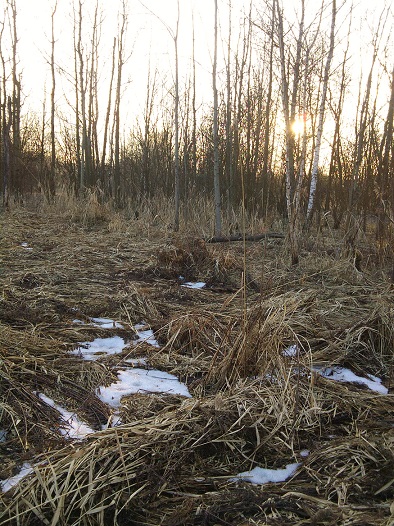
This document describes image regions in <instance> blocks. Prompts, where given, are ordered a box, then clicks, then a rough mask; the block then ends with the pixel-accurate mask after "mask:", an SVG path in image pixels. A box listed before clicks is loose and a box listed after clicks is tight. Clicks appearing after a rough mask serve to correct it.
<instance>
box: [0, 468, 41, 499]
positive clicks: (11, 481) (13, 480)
mask: <svg viewBox="0 0 394 526" xmlns="http://www.w3.org/2000/svg"><path fill="white" fill-rule="evenodd" d="M33 471H34V468H33V466H32V465H31V464H29V463H28V462H25V463H24V464H23V465H22V467H21V469H20V471H19V473H18V474H17V475H14V476H13V477H10V478H8V479H6V480H3V481H0V487H1V491H3V492H4V493H5V492H6V491H9V490H10V489H11V488H13V487H14V486H15V485H16V484H18V482H19V481H20V480H22V479H23V477H26V475H29V474H30V473H32V472H33Z"/></svg>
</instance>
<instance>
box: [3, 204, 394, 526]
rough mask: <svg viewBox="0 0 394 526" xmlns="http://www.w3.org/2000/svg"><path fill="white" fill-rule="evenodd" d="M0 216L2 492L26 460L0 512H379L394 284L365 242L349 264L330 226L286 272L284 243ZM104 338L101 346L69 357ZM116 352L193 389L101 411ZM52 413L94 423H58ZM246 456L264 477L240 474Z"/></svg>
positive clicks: (296, 520) (105, 520) (389, 518)
mask: <svg viewBox="0 0 394 526" xmlns="http://www.w3.org/2000/svg"><path fill="white" fill-rule="evenodd" d="M1 223H2V224H1V231H0V232H1V275H0V280H1V281H0V283H1V297H0V378H1V381H0V395H1V396H0V482H1V483H2V487H3V490H4V489H6V488H8V486H6V485H5V481H7V480H9V479H10V477H12V476H15V475H17V474H18V473H19V472H20V470H21V468H22V467H23V466H24V467H26V466H30V469H28V470H27V472H28V475H27V476H26V477H24V478H22V479H21V480H20V481H19V482H18V483H17V484H15V485H13V486H12V487H10V489H9V491H5V492H4V491H3V493H1V492H0V524H18V525H22V526H24V525H36V524H37V525H41V524H45V525H46V524H47V525H53V526H55V525H56V524H59V525H89V526H90V525H103V526H105V525H107V524H108V525H109V524H114V525H115V524H118V525H166V526H170V525H172V526H175V525H212V526H214V525H219V524H221V525H237V526H241V525H253V524H254V525H289V524H291V525H301V524H302V525H309V524H310V525H320V524H321V525H323V524H324V525H346V526H348V525H352V526H355V525H359V526H362V525H363V526H367V525H371V526H378V525H379V526H382V525H384V526H392V525H394V478H393V477H394V394H393V385H394V288H393V285H392V282H391V280H390V272H389V268H388V267H389V266H388V263H387V262H386V261H385V260H384V258H382V256H381V254H380V257H378V251H377V248H376V246H375V245H374V242H373V240H372V239H373V238H372V237H371V239H368V237H367V236H366V235H365V236H363V237H362V238H361V239H360V241H359V244H358V250H359V251H360V254H362V263H361V270H357V269H356V268H355V266H354V262H353V260H352V258H347V257H344V256H341V253H340V250H338V247H340V244H341V240H340V238H339V237H338V236H339V233H333V232H332V231H331V230H330V229H329V228H327V229H326V230H325V231H324V232H323V233H322V232H320V233H319V234H316V235H315V236H314V237H313V238H311V239H310V240H304V248H303V251H302V253H301V259H300V264H299V265H298V266H297V267H291V266H289V256H288V254H287V251H286V243H285V241H284V240H283V239H276V238H275V239H269V238H268V239H266V240H262V241H259V242H245V243H243V242H242V241H239V242H234V243H215V244H210V243H206V242H204V241H202V240H201V239H198V236H196V235H195V234H189V235H187V234H186V233H177V234H175V233H172V232H170V231H166V230H165V229H164V228H162V227H160V225H159V226H157V225H156V226H150V227H149V228H147V223H146V222H145V221H144V220H143V218H140V220H135V219H132V220H129V221H123V222H119V223H118V224H116V225H115V223H114V221H112V222H111V221H109V220H107V219H103V220H102V221H101V222H93V223H92V224H89V222H85V223H83V222H78V221H75V220H71V219H70V218H65V217H63V216H62V215H56V214H51V215H46V216H44V215H41V214H38V213H33V212H29V211H27V210H19V211H15V212H12V213H4V214H3V216H2V217H1ZM386 264H387V268H385V267H386ZM357 266H358V265H357ZM185 282H202V283H205V286H204V287H203V288H200V289H194V288H187V287H185V286H184V284H185ZM95 318H108V319H110V320H113V321H114V323H113V324H112V326H111V323H110V324H109V325H110V326H109V328H104V327H103V326H102V325H101V326H100V324H95V323H92V319H95ZM136 327H143V329H146V330H147V329H151V330H152V331H153V334H154V338H155V340H156V341H157V342H158V345H151V344H150V343H149V341H143V340H141V338H137V337H138V334H137V329H136ZM116 336H118V337H120V338H123V340H124V342H125V347H124V348H123V349H122V350H120V351H119V352H117V353H116V354H107V353H105V352H103V353H102V355H97V356H96V357H95V359H92V360H87V359H84V357H83V356H82V355H81V353H78V352H75V350H76V349H78V348H79V346H80V345H81V342H85V343H86V342H92V341H94V340H95V339H97V338H107V337H116ZM132 360H134V362H133V361H132ZM130 363H132V364H133V363H134V364H136V363H138V367H139V368H140V367H141V364H143V365H142V367H143V368H145V369H147V370H150V369H155V370H160V371H163V372H165V373H170V374H171V375H174V376H175V377H176V378H177V379H178V380H179V382H181V383H182V384H183V385H184V386H186V388H187V390H188V393H189V394H190V396H185V395H182V394H175V393H174V394H170V393H168V392H166V393H159V392H138V393H135V394H130V395H128V396H125V397H124V398H123V399H122V401H121V404H120V406H119V407H118V408H117V409H116V410H114V408H113V407H111V406H110V405H108V404H107V403H105V402H104V401H103V400H102V399H101V398H100V396H99V393H100V387H103V386H109V385H112V384H113V383H114V382H116V381H117V378H118V376H117V375H118V374H119V370H122V369H124V368H125V367H129V368H130V367H132V366H133V365H130ZM352 373H353V376H352ZM355 375H356V376H355ZM340 380H344V381H340ZM351 380H353V381H351ZM48 400H52V401H54V403H48ZM56 404H57V405H56ZM59 407H63V408H66V409H67V411H69V414H74V415H78V418H79V419H80V420H81V421H84V422H86V425H87V426H89V429H90V430H91V432H90V433H88V434H87V435H86V436H85V437H84V438H79V437H78V438H75V436H74V437H72V436H70V434H67V433H65V432H64V429H65V425H66V424H67V422H65V419H64V414H63V417H62V413H61V412H59V410H58V408H59ZM115 416H116V419H115V418H114V417H115ZM116 420H117V423H118V425H114V422H115V421H116ZM289 465H292V466H294V470H293V471H292V472H291V473H289V472H287V473H288V475H289V476H287V477H284V478H285V479H286V480H282V479H281V477H280V476H277V475H278V473H280V471H277V470H283V469H284V468H286V466H289ZM255 467H260V468H262V471H261V473H263V474H271V475H272V478H271V479H269V480H271V481H268V482H267V481H265V482H266V483H261V481H260V483H258V484H255V483H253V480H252V479H251V476H250V477H249V476H244V479H243V480H241V479H242V477H241V479H240V478H239V477H238V478H236V475H237V474H239V473H245V472H248V471H250V470H252V469H253V468H255ZM264 470H266V471H264ZM22 473H23V472H22ZM275 477H277V478H275ZM275 480H277V481H276V482H275Z"/></svg>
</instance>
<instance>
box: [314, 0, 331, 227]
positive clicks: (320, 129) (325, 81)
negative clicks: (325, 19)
mask: <svg viewBox="0 0 394 526" xmlns="http://www.w3.org/2000/svg"><path fill="white" fill-rule="evenodd" d="M336 16H337V3H336V0H332V14H331V31H330V47H329V50H328V55H327V59H326V64H325V68H324V77H323V88H322V94H321V99H320V108H319V117H318V118H319V122H318V125H317V135H316V144H315V150H314V155H313V166H312V174H311V182H310V188H309V200H308V209H307V218H308V220H310V219H311V217H312V212H313V206H314V203H315V195H316V186H317V173H318V169H319V159H320V148H321V142H322V137H323V124H324V117H325V110H326V98H327V88H328V80H329V76H330V68H331V61H332V57H333V54H334V43H335V22H336Z"/></svg>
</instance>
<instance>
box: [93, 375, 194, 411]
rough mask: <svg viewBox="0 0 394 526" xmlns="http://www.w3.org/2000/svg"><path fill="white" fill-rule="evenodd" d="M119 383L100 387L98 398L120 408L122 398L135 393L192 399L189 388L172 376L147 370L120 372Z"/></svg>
mask: <svg viewBox="0 0 394 526" xmlns="http://www.w3.org/2000/svg"><path fill="white" fill-rule="evenodd" d="M118 378H119V381H118V382H115V383H113V384H111V385H109V386H108V387H100V388H99V389H98V390H97V396H98V397H99V398H100V400H102V401H103V402H105V403H106V404H108V405H110V406H111V407H115V408H118V407H119V406H120V400H121V398H122V396H127V395H130V394H135V393H168V394H179V395H182V396H186V397H189V398H191V394H190V393H189V390H188V388H187V387H186V385H185V384H182V383H181V382H180V381H179V380H178V378H177V377H176V376H174V375H172V374H169V373H166V372H163V371H157V370H146V369H139V368H133V369H126V370H120V371H118Z"/></svg>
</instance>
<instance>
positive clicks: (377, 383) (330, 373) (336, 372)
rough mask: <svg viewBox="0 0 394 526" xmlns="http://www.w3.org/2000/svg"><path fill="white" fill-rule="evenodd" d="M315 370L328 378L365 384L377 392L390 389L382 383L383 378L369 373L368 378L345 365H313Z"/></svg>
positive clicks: (382, 392)
mask: <svg viewBox="0 0 394 526" xmlns="http://www.w3.org/2000/svg"><path fill="white" fill-rule="evenodd" d="M313 370H314V371H316V372H318V373H319V374H320V375H321V376H323V377H324V378H327V379H328V380H336V381H337V382H350V383H356V384H363V385H366V386H367V387H368V389H371V390H372V391H376V392H377V393H381V394H387V393H388V389H387V387H385V386H384V385H382V380H381V379H380V378H377V377H376V376H373V375H368V376H369V379H368V378H364V377H362V376H357V375H356V374H354V373H353V372H352V371H350V369H346V368H345V367H339V366H338V367H318V366H315V367H313Z"/></svg>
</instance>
